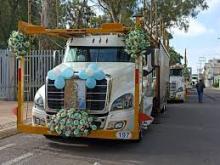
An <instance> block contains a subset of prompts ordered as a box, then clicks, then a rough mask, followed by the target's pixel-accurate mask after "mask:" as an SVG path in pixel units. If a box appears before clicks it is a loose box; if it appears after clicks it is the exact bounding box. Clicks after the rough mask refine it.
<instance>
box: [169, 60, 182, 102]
mask: <svg viewBox="0 0 220 165" xmlns="http://www.w3.org/2000/svg"><path fill="white" fill-rule="evenodd" d="M183 70H184V66H183V65H181V64H175V65H172V66H170V89H169V101H180V102H184V101H185V92H186V84H185V78H184V74H183Z"/></svg>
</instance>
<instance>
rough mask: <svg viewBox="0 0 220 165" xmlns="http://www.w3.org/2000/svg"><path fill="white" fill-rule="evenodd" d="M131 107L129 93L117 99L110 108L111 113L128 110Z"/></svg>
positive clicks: (131, 101)
mask: <svg viewBox="0 0 220 165" xmlns="http://www.w3.org/2000/svg"><path fill="white" fill-rule="evenodd" d="M132 107H133V95H132V94H131V93H127V94H124V95H122V96H120V97H119V98H117V99H116V100H115V101H114V102H113V104H112V107H111V111H115V110H122V109H129V108H132Z"/></svg>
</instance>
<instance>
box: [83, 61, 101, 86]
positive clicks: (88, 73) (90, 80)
mask: <svg viewBox="0 0 220 165" xmlns="http://www.w3.org/2000/svg"><path fill="white" fill-rule="evenodd" d="M79 78H80V79H83V80H86V87H87V88H90V89H92V88H95V86H96V80H103V79H104V78H105V73H104V72H103V71H102V70H101V69H99V68H98V66H97V65H96V64H94V63H92V64H89V65H88V67H87V68H86V69H85V70H81V71H79Z"/></svg>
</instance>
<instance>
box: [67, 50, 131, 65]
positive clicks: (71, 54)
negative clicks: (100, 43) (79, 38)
mask: <svg viewBox="0 0 220 165" xmlns="http://www.w3.org/2000/svg"><path fill="white" fill-rule="evenodd" d="M64 62H131V59H130V56H129V55H128V54H127V53H126V52H125V51H124V48H123V47H114V48H113V47H108V48H105V47H104V48H103V47H69V48H67V49H66V52H65V56H64Z"/></svg>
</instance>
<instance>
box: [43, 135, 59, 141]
mask: <svg viewBox="0 0 220 165" xmlns="http://www.w3.org/2000/svg"><path fill="white" fill-rule="evenodd" d="M44 137H45V138H46V139H48V140H54V139H56V138H57V137H56V136H53V135H44Z"/></svg>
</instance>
